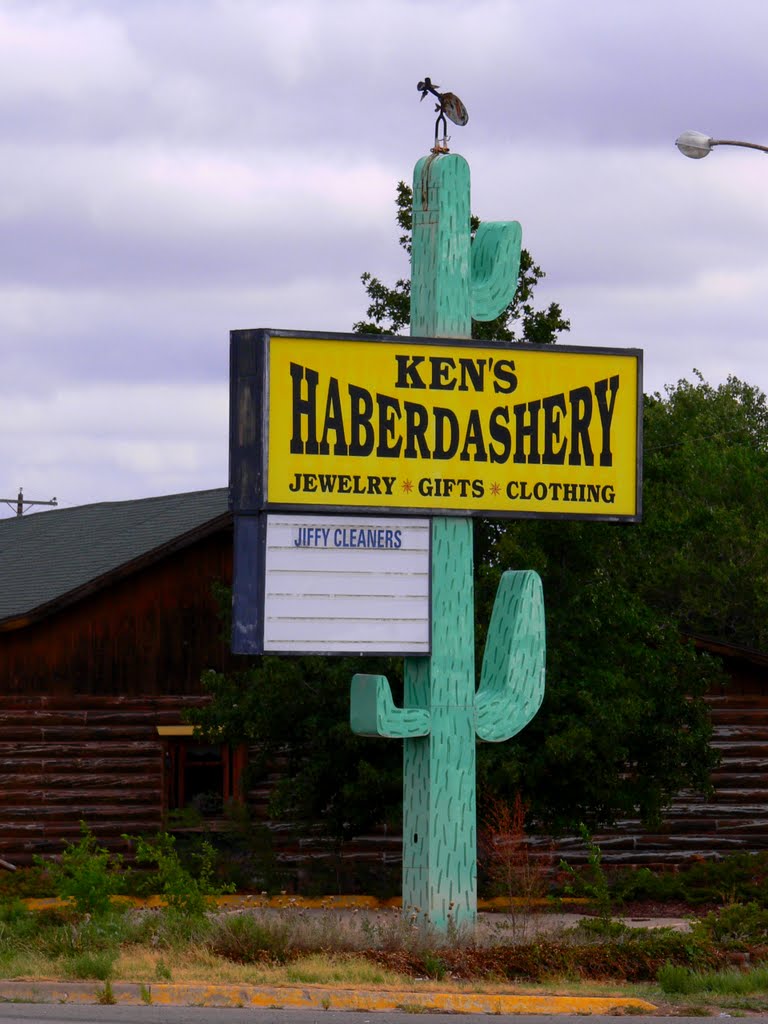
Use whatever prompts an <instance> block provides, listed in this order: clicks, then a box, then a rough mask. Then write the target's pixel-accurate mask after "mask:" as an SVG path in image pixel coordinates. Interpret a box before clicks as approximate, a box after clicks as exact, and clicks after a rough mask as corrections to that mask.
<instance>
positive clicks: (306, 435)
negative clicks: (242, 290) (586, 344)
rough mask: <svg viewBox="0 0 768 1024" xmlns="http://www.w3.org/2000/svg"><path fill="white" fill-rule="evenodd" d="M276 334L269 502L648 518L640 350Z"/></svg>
mask: <svg viewBox="0 0 768 1024" xmlns="http://www.w3.org/2000/svg"><path fill="white" fill-rule="evenodd" d="M264 338H265V344H266V346H267V351H266V353H265V376H266V381H265V390H266V395H265V398H266V403H267V409H268V415H267V418H266V426H265V430H266V436H265V438H264V445H265V454H266V473H265V489H264V499H265V500H264V503H265V505H266V507H270V508H275V507H286V506H312V507H314V508H335V509H360V508H366V509H377V510H392V511H394V510H397V511H403V510H412V511H414V512H418V513H420V514H424V512H425V511H430V512H433V513H434V512H449V513H462V514H465V515H466V514H470V515H471V514H482V515H491V516H494V515H496V516H529V515H536V516H547V517H552V516H565V517H567V518H578V517H581V516H588V517H591V518H601V519H638V518H639V515H640V507H639V506H640V502H639V494H640V481H639V465H640V460H639V452H640V419H639V400H640V395H641V353H640V352H638V351H637V350H626V349H624V350H622V349H615V350H607V349H590V348H578V349H577V348H574V347H564V346H562V347H561V346H559V345H551V346H550V345H547V346H540V347H539V346H533V345H503V346H502V345H488V344H479V343H476V342H461V341H453V340H442V339H434V340H432V339H430V340H428V341H424V340H423V339H416V340H413V341H412V340H411V339H409V338H382V339H381V340H378V339H377V340H371V339H366V340H361V339H359V338H358V337H356V336H355V335H346V336H343V335H331V336H310V335H304V334H301V335H296V336H287V335H282V334H277V333H275V334H273V333H271V332H265V334H264Z"/></svg>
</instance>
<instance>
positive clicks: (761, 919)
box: [693, 903, 768, 948]
mask: <svg viewBox="0 0 768 1024" xmlns="http://www.w3.org/2000/svg"><path fill="white" fill-rule="evenodd" d="M693 935H694V937H695V938H696V939H697V940H698V941H701V942H713V943H715V944H716V945H718V946H727V947H728V948H738V947H748V946H753V945H756V944H765V943H766V942H768V910H767V909H765V908H764V907H761V906H758V904H757V903H734V904H733V905H732V906H729V907H722V908H720V909H719V910H714V911H712V912H711V913H709V914H707V915H706V917H703V918H702V919H701V920H700V921H697V922H696V923H695V924H694V926H693Z"/></svg>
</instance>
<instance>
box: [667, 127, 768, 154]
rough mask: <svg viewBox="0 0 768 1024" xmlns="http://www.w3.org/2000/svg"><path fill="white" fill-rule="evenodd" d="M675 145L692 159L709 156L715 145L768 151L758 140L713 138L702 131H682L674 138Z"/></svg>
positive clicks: (767, 147)
mask: <svg viewBox="0 0 768 1024" xmlns="http://www.w3.org/2000/svg"><path fill="white" fill-rule="evenodd" d="M675 145H676V146H677V148H678V149H679V150H680V152H681V153H682V154H683V156H688V157H690V158H691V159H692V160H701V159H702V157H705V156H709V154H710V153H711V152H712V150H713V149H714V147H715V146H741V147H743V148H744V149H759V150H761V151H762V152H763V153H768V146H761V145H760V143H758V142H739V141H737V140H736V139H713V138H711V137H710V136H709V135H705V134H704V133H703V132H693V131H687V132H683V134H682V135H679V136H678V137H677V139H675Z"/></svg>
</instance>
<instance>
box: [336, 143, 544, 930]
mask: <svg viewBox="0 0 768 1024" xmlns="http://www.w3.org/2000/svg"><path fill="white" fill-rule="evenodd" d="M469 194H470V188H469V166H468V165H467V162H466V161H465V160H464V159H463V158H462V157H460V156H458V155H456V154H433V155H431V156H429V157H425V158H423V159H422V160H420V161H419V162H418V163H417V165H416V168H415V170H414V180H413V247H412V269H411V334H412V335H413V336H416V337H426V336H429V337H453V338H467V337H470V335H471V323H472V318H473V317H474V318H475V319H477V320H492V319H494V318H495V317H496V316H498V315H499V313H501V311H502V310H503V309H504V308H505V306H506V305H507V304H508V303H509V302H510V301H511V299H512V297H513V296H514V293H515V288H516V285H517V276H518V271H519V265H520V239H521V231H520V225H519V224H517V223H516V222H512V223H486V224H483V225H481V229H480V231H478V233H477V236H476V238H475V241H474V244H472V242H471V238H470V200H469ZM472 569H473V566H472V522H471V520H469V519H462V518H443V517H439V518H435V519H433V521H432V599H431V600H432V655H431V657H429V658H406V660H405V694H404V707H403V708H397V707H396V706H395V704H394V702H393V700H392V694H391V691H390V688H389V684H388V682H387V680H386V679H385V678H384V677H383V676H370V675H356V676H355V677H354V679H353V680H352V691H351V713H350V721H351V725H352V728H353V730H354V731H355V732H356V733H359V734H361V735H369V736H384V737H390V738H400V739H403V740H404V780H403V906H404V908H406V909H414V910H416V911H417V912H418V913H419V914H424V915H426V917H427V918H428V919H429V921H430V923H431V924H432V925H433V926H434V927H436V928H439V929H442V930H447V928H448V926H449V923H450V922H452V923H453V924H455V925H466V924H469V925H472V924H474V922H475V918H476V911H477V835H476V828H477V827H476V803H475V735H476V734H477V736H479V737H480V738H481V739H483V740H487V741H500V740H505V739H509V738H510V737H512V736H514V735H515V734H516V733H517V732H519V731H520V730H521V729H522V728H523V727H524V726H525V725H526V724H527V723H528V722H529V721H530V719H531V718H532V717H533V716H534V715H535V713H536V711H537V710H538V708H539V705H540V704H541V700H542V697H543V693H544V652H545V644H544V603H543V597H542V590H541V581H540V580H539V578H538V576H537V575H536V574H535V573H533V572H517V573H505V574H504V575H503V577H502V580H501V583H500V586H499V591H498V593H497V596H496V603H495V605H494V610H493V615H492V617H491V623H490V626H489V631H488V639H487V643H486V648H485V653H484V658H483V667H482V673H481V682H480V687H479V689H478V690H477V692H476V691H475V665H474V662H475V654H474V652H475V640H474V597H473V572H472Z"/></svg>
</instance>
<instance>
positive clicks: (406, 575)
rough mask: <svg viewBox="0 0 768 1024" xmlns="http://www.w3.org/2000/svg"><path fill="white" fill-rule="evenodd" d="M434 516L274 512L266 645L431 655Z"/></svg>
mask: <svg viewBox="0 0 768 1024" xmlns="http://www.w3.org/2000/svg"><path fill="white" fill-rule="evenodd" d="M430 535H431V534H430V520H429V519H411V518H408V519H405V518H401V519H392V518H385V517H380V516H359V517H358V516H323V515H317V516H313V515H287V514H286V515H279V514H269V515H267V530H266V550H265V586H264V620H263V624H264V626H263V628H264V651H265V652H270V653H274V654H306V653H320V654H393V655H408V654H416V655H419V654H429V653H430V607H429V597H430V594H429V586H430Z"/></svg>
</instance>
